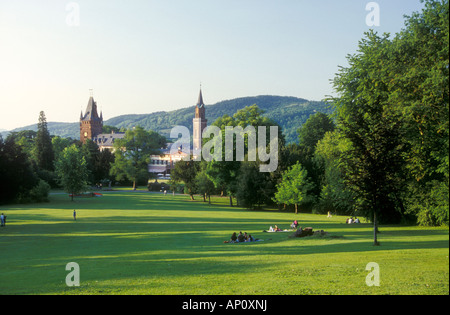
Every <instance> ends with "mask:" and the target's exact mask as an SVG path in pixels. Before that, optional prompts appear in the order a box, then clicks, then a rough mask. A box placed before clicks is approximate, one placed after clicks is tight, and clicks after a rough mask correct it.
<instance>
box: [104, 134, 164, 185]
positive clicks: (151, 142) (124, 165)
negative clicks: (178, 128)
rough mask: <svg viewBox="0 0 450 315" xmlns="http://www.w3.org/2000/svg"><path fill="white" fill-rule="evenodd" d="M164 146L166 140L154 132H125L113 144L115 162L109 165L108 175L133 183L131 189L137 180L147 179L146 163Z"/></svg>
mask: <svg viewBox="0 0 450 315" xmlns="http://www.w3.org/2000/svg"><path fill="white" fill-rule="evenodd" d="M165 145H166V139H165V138H164V137H163V136H161V135H160V134H158V133H156V132H154V131H146V130H144V129H143V128H142V127H139V126H138V127H135V128H133V129H130V130H127V131H126V133H125V137H124V138H123V139H118V140H116V141H115V143H114V149H115V151H114V156H115V161H114V163H112V164H111V170H110V174H111V175H113V176H116V178H117V179H118V180H123V179H128V180H130V181H132V182H133V189H136V183H137V181H138V179H139V178H146V179H148V163H149V161H150V156H151V155H152V154H159V153H160V149H161V148H163V147H164V146H165Z"/></svg>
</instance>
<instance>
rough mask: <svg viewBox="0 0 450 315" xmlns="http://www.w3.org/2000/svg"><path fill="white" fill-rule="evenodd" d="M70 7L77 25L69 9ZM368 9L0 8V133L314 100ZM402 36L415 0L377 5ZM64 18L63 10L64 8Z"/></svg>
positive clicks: (301, 3)
mask: <svg viewBox="0 0 450 315" xmlns="http://www.w3.org/2000/svg"><path fill="white" fill-rule="evenodd" d="M71 2H73V3H75V4H76V5H77V6H78V7H79V15H78V17H79V25H78V26H76V25H75V26H74V25H73V24H74V23H76V22H74V21H76V20H74V19H72V18H73V17H74V14H75V9H73V8H74V7H73V6H69V7H66V6H67V5H68V4H70V3H71ZM369 2H370V1H365V0H341V1H337V0H333V1H331V0H320V1H312V0H276V1H275V0H227V1H219V0H146V1H144V0H133V1H123V0H122V1H120V0H78V1H62V0H45V1H44V0H40V1H36V0H0V106H1V110H2V114H1V115H0V129H7V130H10V129H12V128H15V127H21V126H24V125H29V124H34V123H37V121H38V117H39V112H40V111H41V110H43V111H45V114H46V116H47V121H64V122H76V121H78V118H79V116H80V111H81V110H83V111H84V110H85V108H86V105H87V102H88V99H89V89H93V91H94V97H95V99H96V100H97V102H98V105H99V107H100V108H101V109H102V110H103V114H104V118H105V119H108V118H112V117H114V116H118V115H122V114H131V113H137V114H141V113H151V112H155V111H161V110H166V111H169V110H174V109H178V108H183V107H187V106H191V105H194V104H195V103H196V100H197V96H198V91H199V86H200V83H202V89H203V96H204V100H205V103H206V104H213V103H216V102H218V101H221V100H226V99H232V98H237V97H243V96H256V95H266V94H270V95H285V96H297V97H301V98H306V99H310V100H321V99H323V98H324V97H325V96H326V95H330V94H332V92H333V91H332V87H331V85H330V80H331V79H333V77H334V75H335V73H336V72H337V69H338V66H339V65H342V66H345V65H347V62H346V55H347V54H349V53H353V52H355V50H356V48H357V44H358V41H359V40H360V39H361V38H362V37H363V33H364V32H365V31H368V30H369V29H370V27H369V26H367V25H366V16H367V15H368V14H369V12H368V11H366V5H367V3H369ZM375 2H376V3H378V4H379V7H380V26H379V27H372V28H374V29H375V30H376V31H377V32H379V33H383V32H390V33H392V34H394V33H396V32H399V31H400V30H401V29H402V28H403V26H404V18H403V15H405V14H406V15H410V14H411V13H412V12H414V11H420V10H421V8H422V7H423V4H421V3H420V1H419V0H395V1H387V0H380V1H375ZM66 9H68V10H66Z"/></svg>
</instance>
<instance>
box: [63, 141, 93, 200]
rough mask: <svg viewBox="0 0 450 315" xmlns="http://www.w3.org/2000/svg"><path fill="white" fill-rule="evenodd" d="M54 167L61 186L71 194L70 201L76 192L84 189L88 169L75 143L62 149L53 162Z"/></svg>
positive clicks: (87, 178)
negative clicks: (56, 159)
mask: <svg viewBox="0 0 450 315" xmlns="http://www.w3.org/2000/svg"><path fill="white" fill-rule="evenodd" d="M55 169H56V173H57V175H58V177H59V180H60V183H61V186H62V187H63V188H64V190H65V191H66V192H67V193H69V194H71V196H72V201H73V198H74V196H75V195H76V194H79V193H82V192H84V191H85V190H86V187H87V185H88V180H89V171H88V168H87V163H86V160H85V158H84V156H83V154H82V152H81V150H80V149H79V148H78V147H77V146H76V145H75V144H73V145H71V146H70V147H68V148H65V149H64V151H63V152H62V154H61V156H60V158H59V159H58V161H56V163H55Z"/></svg>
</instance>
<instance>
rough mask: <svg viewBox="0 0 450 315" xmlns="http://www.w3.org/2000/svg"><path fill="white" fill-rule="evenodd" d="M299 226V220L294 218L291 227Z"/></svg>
mask: <svg viewBox="0 0 450 315" xmlns="http://www.w3.org/2000/svg"><path fill="white" fill-rule="evenodd" d="M297 226H298V222H297V220H294V222H292V224H291V228H293V229H296V228H297Z"/></svg>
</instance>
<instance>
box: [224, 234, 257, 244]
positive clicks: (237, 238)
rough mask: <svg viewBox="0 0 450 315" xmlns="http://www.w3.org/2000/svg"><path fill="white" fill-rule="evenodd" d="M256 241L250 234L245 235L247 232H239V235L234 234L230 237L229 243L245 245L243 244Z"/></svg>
mask: <svg viewBox="0 0 450 315" xmlns="http://www.w3.org/2000/svg"><path fill="white" fill-rule="evenodd" d="M257 240H258V239H256V238H254V237H253V236H251V235H250V234H247V232H244V234H242V232H239V234H236V232H234V233H233V235H231V239H230V242H229V243H245V242H256V241H257Z"/></svg>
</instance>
